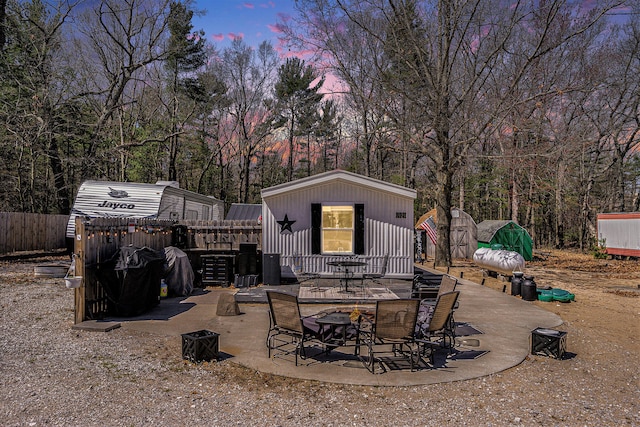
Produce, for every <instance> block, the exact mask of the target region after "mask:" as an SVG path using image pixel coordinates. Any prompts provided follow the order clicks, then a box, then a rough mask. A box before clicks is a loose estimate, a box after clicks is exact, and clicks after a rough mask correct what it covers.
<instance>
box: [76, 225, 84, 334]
mask: <svg viewBox="0 0 640 427" xmlns="http://www.w3.org/2000/svg"><path fill="white" fill-rule="evenodd" d="M73 241H74V244H73V247H74V249H73V254H74V256H75V260H76V276H82V283H81V284H80V287H79V288H76V289H75V294H74V303H75V304H74V305H75V310H74V311H75V319H74V324H76V325H77V324H78V323H82V322H84V319H85V314H86V313H85V307H86V304H85V297H86V294H85V281H86V280H87V277H86V275H85V268H84V262H85V250H86V246H87V233H86V232H85V228H84V223H83V221H82V218H81V217H76V226H75V235H74V236H73Z"/></svg>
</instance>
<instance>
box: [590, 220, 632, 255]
mask: <svg viewBox="0 0 640 427" xmlns="http://www.w3.org/2000/svg"><path fill="white" fill-rule="evenodd" d="M598 240H604V241H605V242H604V246H605V247H606V248H607V249H624V250H631V251H637V252H640V216H639V217H638V218H620V219H598Z"/></svg>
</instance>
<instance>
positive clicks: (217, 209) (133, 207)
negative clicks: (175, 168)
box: [67, 181, 224, 238]
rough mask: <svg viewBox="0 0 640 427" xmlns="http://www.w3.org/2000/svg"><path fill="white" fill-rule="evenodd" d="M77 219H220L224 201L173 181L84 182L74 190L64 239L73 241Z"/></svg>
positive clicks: (222, 213) (222, 214) (222, 216)
mask: <svg viewBox="0 0 640 427" xmlns="http://www.w3.org/2000/svg"><path fill="white" fill-rule="evenodd" d="M77 216H87V217H90V218H151V219H167V220H181V219H193V220H201V221H207V220H222V219H224V202H223V201H222V200H219V199H216V198H214V197H211V196H204V195H202V194H198V193H194V192H193V191H188V190H184V189H182V188H180V187H179V185H178V183H177V182H175V181H158V182H156V183H155V184H141V183H136V182H110V181H85V182H84V183H83V184H82V185H81V186H80V189H78V194H77V196H76V201H75V203H74V204H73V208H72V209H71V215H70V216H69V223H68V224H67V237H68V238H73V235H74V232H75V221H76V217H77Z"/></svg>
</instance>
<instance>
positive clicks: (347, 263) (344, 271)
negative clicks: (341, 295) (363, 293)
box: [327, 259, 367, 292]
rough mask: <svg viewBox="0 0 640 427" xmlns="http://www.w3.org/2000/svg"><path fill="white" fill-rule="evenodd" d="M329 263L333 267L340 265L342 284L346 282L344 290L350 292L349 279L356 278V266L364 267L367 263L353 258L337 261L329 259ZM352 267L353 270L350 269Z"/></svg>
mask: <svg viewBox="0 0 640 427" xmlns="http://www.w3.org/2000/svg"><path fill="white" fill-rule="evenodd" d="M327 265H330V266H332V267H340V269H339V270H338V271H339V272H340V285H342V284H343V283H344V292H349V281H350V280H355V278H354V274H353V268H354V267H364V266H366V265H367V263H366V262H364V261H358V260H353V259H344V260H336V261H328V262H327ZM350 269H351V270H350Z"/></svg>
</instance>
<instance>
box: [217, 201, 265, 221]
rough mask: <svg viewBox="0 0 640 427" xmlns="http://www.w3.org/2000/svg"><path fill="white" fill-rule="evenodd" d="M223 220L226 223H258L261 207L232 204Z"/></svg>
mask: <svg viewBox="0 0 640 427" xmlns="http://www.w3.org/2000/svg"><path fill="white" fill-rule="evenodd" d="M225 219H226V220H227V221H260V220H261V219H262V205H259V204H251V203H232V204H231V207H230V208H229V212H227V216H226V218H225Z"/></svg>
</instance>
